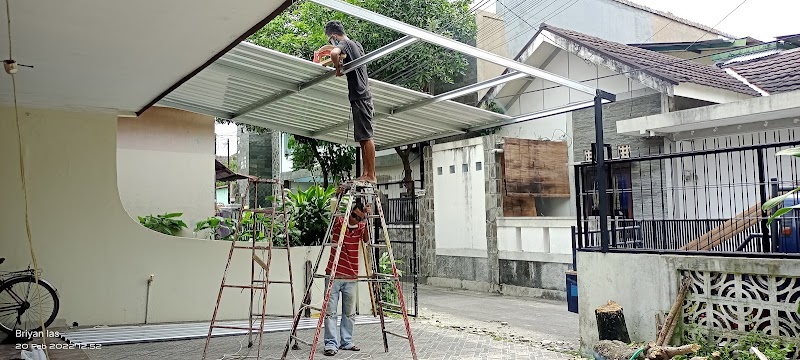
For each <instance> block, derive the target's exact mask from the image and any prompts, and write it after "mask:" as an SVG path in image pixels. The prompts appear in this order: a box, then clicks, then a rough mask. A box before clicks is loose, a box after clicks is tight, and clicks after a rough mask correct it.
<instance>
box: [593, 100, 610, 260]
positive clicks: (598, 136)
mask: <svg viewBox="0 0 800 360" xmlns="http://www.w3.org/2000/svg"><path fill="white" fill-rule="evenodd" d="M602 93H603V91H602V90H597V95H596V96H595V97H594V133H595V148H594V150H595V152H594V154H595V159H594V160H595V161H596V162H595V164H596V165H595V168H596V169H595V174H596V175H595V179H596V181H597V193H598V196H597V198H598V202H599V204H598V208H599V209H598V215H599V216H598V217H599V219H598V221H599V222H600V247H601V249H602V251H603V252H608V244H609V236H608V235H609V234H608V197H607V195H608V194H607V192H608V191H607V190H606V189H607V184H606V180H607V179H606V160H605V158H606V157H605V152H604V151H603V150H604V146H603V145H604V144H605V143H604V139H603V98H602Z"/></svg>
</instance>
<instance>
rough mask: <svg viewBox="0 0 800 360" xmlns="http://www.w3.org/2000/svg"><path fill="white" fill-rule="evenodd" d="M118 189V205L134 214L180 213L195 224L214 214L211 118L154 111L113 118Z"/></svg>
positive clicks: (187, 232) (187, 231) (190, 224)
mask: <svg viewBox="0 0 800 360" xmlns="http://www.w3.org/2000/svg"><path fill="white" fill-rule="evenodd" d="M117 164H118V166H117V181H118V184H117V186H118V187H119V197H120V199H121V200H122V205H123V206H124V207H125V210H127V211H128V213H129V214H130V216H131V217H133V218H134V219H136V218H137V216H145V215H151V214H152V215H156V214H164V213H172V212H180V213H183V215H182V216H181V219H182V220H183V221H184V222H186V224H187V226H188V229H184V230H183V231H182V232H181V235H182V236H192V229H194V225H195V224H196V223H197V222H198V221H201V220H203V219H206V218H208V217H210V216H213V215H214V202H215V190H214V118H213V117H210V116H204V115H199V114H195V113H191V112H188V111H183V110H177V109H171V108H163V107H153V108H150V109H148V110H147V111H145V112H144V113H143V114H142V115H141V116H139V117H136V118H128V117H120V118H119V119H118V120H117Z"/></svg>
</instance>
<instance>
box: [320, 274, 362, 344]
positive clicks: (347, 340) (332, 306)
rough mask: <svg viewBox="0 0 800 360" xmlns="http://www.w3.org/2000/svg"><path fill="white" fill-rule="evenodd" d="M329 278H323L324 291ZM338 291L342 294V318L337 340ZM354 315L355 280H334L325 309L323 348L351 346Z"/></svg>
mask: <svg viewBox="0 0 800 360" xmlns="http://www.w3.org/2000/svg"><path fill="white" fill-rule="evenodd" d="M329 282H330V279H326V280H325V291H327V290H328V286H329ZM339 293H341V294H342V320H341V326H340V327H339V341H337V339H336V328H337V326H336V311H337V308H338V307H339V306H338V305H339ZM355 316H356V282H355V281H342V280H334V281H333V287H332V288H331V298H330V300H329V301H328V307H327V308H326V309H325V350H328V349H332V350H337V349H349V348H351V347H353V318H354V317H355Z"/></svg>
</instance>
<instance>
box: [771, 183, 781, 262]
mask: <svg viewBox="0 0 800 360" xmlns="http://www.w3.org/2000/svg"><path fill="white" fill-rule="evenodd" d="M770 181H772V186H770V188H771V189H770V190H771V194H770V195H772V196H770V199H774V198H776V197H778V191H779V188H778V179H777V178H772V179H770ZM775 220H777V219H775ZM769 234H770V237H771V238H772V252H778V251H780V249H778V236H779V234H778V222H777V221H773V222H772V224H770V227H769Z"/></svg>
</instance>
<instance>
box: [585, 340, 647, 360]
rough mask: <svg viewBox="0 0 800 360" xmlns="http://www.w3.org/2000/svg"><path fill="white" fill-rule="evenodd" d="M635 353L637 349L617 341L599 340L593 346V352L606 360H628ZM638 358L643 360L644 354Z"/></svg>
mask: <svg viewBox="0 0 800 360" xmlns="http://www.w3.org/2000/svg"><path fill="white" fill-rule="evenodd" d="M636 351H637V349H633V348H631V347H630V346H628V344H626V343H624V342H621V341H617V340H600V341H598V342H597V343H596V344H594V352H595V353H597V354H598V355H600V356H602V357H603V358H605V359H606V360H630V358H631V357H632V356H633V354H635V353H636ZM638 358H639V359H644V353H641V354H640V355H639V356H638Z"/></svg>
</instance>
